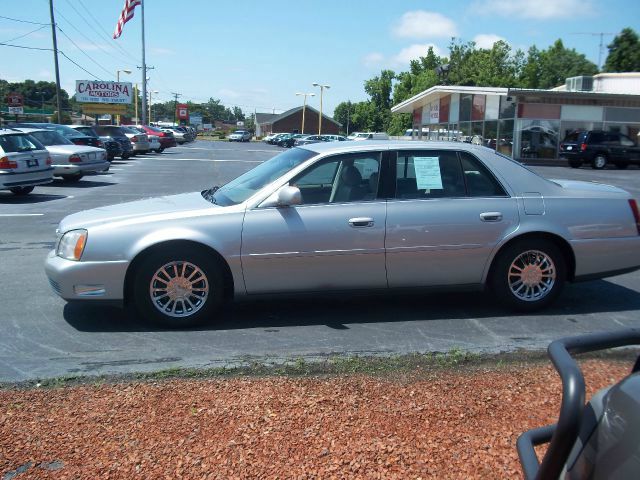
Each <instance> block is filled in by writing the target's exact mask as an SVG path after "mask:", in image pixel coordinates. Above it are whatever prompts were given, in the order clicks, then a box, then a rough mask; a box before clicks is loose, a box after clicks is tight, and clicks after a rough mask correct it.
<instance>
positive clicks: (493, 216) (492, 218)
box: [480, 212, 502, 222]
mask: <svg viewBox="0 0 640 480" xmlns="http://www.w3.org/2000/svg"><path fill="white" fill-rule="evenodd" d="M480 220H482V221H483V222H499V221H501V220H502V213H501V212H484V213H481V214H480Z"/></svg>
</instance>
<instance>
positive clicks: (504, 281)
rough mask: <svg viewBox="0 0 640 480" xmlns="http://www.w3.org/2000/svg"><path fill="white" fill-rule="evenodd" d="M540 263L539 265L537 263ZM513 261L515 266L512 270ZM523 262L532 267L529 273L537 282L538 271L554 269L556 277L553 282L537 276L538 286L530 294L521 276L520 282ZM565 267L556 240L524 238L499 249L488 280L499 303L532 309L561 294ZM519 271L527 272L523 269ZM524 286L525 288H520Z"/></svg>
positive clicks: (513, 307) (510, 306)
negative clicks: (519, 272)
mask: <svg viewBox="0 0 640 480" xmlns="http://www.w3.org/2000/svg"><path fill="white" fill-rule="evenodd" d="M541 255H542V256H543V257H541ZM543 259H544V260H543ZM549 260H550V262H549ZM538 263H539V264H540V265H539V266H538V265H536V264H538ZM512 265H514V266H515V267H514V269H513V270H512ZM520 266H524V267H527V266H529V267H532V268H531V271H530V272H529V273H530V274H531V275H533V277H534V278H533V279H532V281H533V282H536V278H535V276H536V275H537V274H539V273H544V272H548V273H549V274H550V273H552V272H553V273H555V278H554V279H553V281H552V282H550V279H549V280H547V281H546V282H548V283H545V281H543V279H542V278H540V279H538V280H537V283H536V285H535V287H533V288H531V295H527V293H528V288H530V287H527V286H526V284H525V283H524V282H523V281H522V280H520V283H519V284H518V281H519V278H518V277H519V276H520V275H519V274H518V268H520ZM516 267H517V268H516ZM566 268H567V267H566V262H565V259H564V256H563V255H562V252H561V251H560V248H558V246H556V245H555V244H554V243H553V242H551V241H549V240H546V239H543V238H539V239H535V238H532V239H525V240H520V241H516V242H514V243H512V244H511V245H508V246H507V247H506V248H504V249H503V250H502V251H500V252H499V253H498V255H497V257H496V258H495V259H494V263H493V266H492V269H491V277H490V278H489V282H490V286H491V289H492V290H493V293H494V295H495V296H496V298H497V300H498V301H499V302H500V303H502V304H503V305H506V306H507V307H509V308H511V309H513V310H518V311H521V312H533V311H536V310H540V309H542V308H544V307H546V306H548V305H549V304H551V303H552V302H553V301H554V300H555V299H556V298H557V297H558V295H559V294H560V292H561V290H562V287H563V285H564V282H565V279H566V275H567V273H566V272H567V270H566ZM520 271H522V272H525V270H524V269H521V270H520ZM523 287H524V289H525V290H524V292H521V291H520V289H521V288H523ZM514 289H515V292H514V291H513V290H514ZM536 289H538V291H537V293H536ZM536 297H537V298H536Z"/></svg>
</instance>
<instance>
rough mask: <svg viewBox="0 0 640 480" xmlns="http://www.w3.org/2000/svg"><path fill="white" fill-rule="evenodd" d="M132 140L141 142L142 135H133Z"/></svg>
mask: <svg viewBox="0 0 640 480" xmlns="http://www.w3.org/2000/svg"><path fill="white" fill-rule="evenodd" d="M131 141H132V142H139V141H140V137H139V136H138V135H134V136H133V137H131Z"/></svg>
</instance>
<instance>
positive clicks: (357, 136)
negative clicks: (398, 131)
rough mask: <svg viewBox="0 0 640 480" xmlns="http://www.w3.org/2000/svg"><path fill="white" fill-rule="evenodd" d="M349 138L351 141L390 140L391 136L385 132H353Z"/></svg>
mask: <svg viewBox="0 0 640 480" xmlns="http://www.w3.org/2000/svg"><path fill="white" fill-rule="evenodd" d="M347 138H349V140H389V135H387V134H386V133H384V132H353V133H352V134H351V135H349V136H348V137H347Z"/></svg>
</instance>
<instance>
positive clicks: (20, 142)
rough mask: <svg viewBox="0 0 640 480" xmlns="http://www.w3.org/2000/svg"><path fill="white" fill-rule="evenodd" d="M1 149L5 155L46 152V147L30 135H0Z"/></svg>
mask: <svg viewBox="0 0 640 480" xmlns="http://www.w3.org/2000/svg"><path fill="white" fill-rule="evenodd" d="M0 148H2V150H3V151H4V152H5V153H20V152H30V151H31V150H44V147H43V146H42V145H41V144H40V143H39V142H38V141H37V140H35V139H33V138H31V137H30V136H28V135H0Z"/></svg>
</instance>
